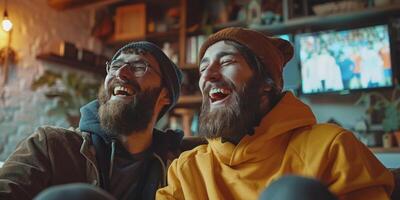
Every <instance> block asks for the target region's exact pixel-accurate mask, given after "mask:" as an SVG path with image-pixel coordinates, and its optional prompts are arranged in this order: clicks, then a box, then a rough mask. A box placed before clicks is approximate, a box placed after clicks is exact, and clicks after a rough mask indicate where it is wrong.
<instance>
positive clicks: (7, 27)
mask: <svg viewBox="0 0 400 200" xmlns="http://www.w3.org/2000/svg"><path fill="white" fill-rule="evenodd" d="M1 27H2V28H3V30H4V31H5V32H9V31H10V30H11V29H12V27H13V24H12V22H11V21H10V20H9V19H8V18H4V19H3V21H2V22H1Z"/></svg>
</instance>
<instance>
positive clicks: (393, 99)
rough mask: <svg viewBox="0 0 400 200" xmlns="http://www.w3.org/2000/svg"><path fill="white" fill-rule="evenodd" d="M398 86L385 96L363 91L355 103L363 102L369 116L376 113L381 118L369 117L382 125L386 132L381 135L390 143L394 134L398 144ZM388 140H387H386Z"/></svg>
mask: <svg viewBox="0 0 400 200" xmlns="http://www.w3.org/2000/svg"><path fill="white" fill-rule="evenodd" d="M399 89H400V87H399V86H396V87H395V88H394V89H393V91H392V93H391V95H390V97H386V96H385V95H383V94H382V93H379V92H369V93H363V94H362V95H361V97H360V99H359V100H358V101H357V103H356V104H360V103H362V104H365V105H366V106H367V107H368V109H367V114H368V115H370V116H373V115H375V116H376V115H378V116H380V117H378V118H381V119H378V120H376V119H371V120H372V121H375V122H378V123H380V124H381V125H382V129H383V131H384V132H385V133H386V134H385V135H384V136H383V137H384V138H383V139H384V140H387V143H388V145H386V146H390V145H391V141H390V140H391V139H392V135H395V136H396V140H397V143H398V144H400V131H399V130H400V97H399V96H398V90H399ZM388 140H389V141H388ZM384 143H385V142H384Z"/></svg>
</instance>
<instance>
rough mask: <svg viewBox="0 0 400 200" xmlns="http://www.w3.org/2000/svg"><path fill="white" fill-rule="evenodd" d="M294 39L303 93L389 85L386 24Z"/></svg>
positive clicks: (388, 46)
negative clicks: (297, 51)
mask: <svg viewBox="0 0 400 200" xmlns="http://www.w3.org/2000/svg"><path fill="white" fill-rule="evenodd" d="M296 38H297V39H296V42H297V44H298V46H297V47H298V48H299V49H298V50H299V56H300V66H301V79H302V80H301V82H302V84H301V90H302V93H304V94H311V93H320V92H335V91H342V90H354V89H369V88H380V87H390V86H392V85H393V80H392V64H391V57H390V45H389V31H388V26H387V25H376V26H370V27H364V28H359V29H351V30H343V31H329V32H316V33H309V34H301V35H298V36H297V37H296Z"/></svg>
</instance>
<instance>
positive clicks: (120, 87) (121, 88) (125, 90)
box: [114, 86, 133, 96]
mask: <svg viewBox="0 0 400 200" xmlns="http://www.w3.org/2000/svg"><path fill="white" fill-rule="evenodd" d="M118 91H124V92H126V93H128V95H129V96H130V95H133V91H132V89H130V88H127V87H123V86H116V87H115V88H114V95H115V94H117V93H118Z"/></svg>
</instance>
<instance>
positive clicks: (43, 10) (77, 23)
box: [0, 0, 102, 161]
mask: <svg viewBox="0 0 400 200" xmlns="http://www.w3.org/2000/svg"><path fill="white" fill-rule="evenodd" d="M3 10H4V5H3V4H1V5H0V11H1V12H2V11H3ZM8 13H9V17H10V19H11V21H12V22H13V24H14V28H13V31H12V33H11V48H12V49H13V50H14V51H15V52H16V55H17V62H15V63H12V64H11V65H10V67H9V69H10V71H9V80H8V83H7V84H6V85H5V86H1V88H0V161H4V160H5V159H6V158H7V157H8V156H9V155H10V154H11V153H12V151H14V150H15V147H16V144H17V143H18V142H19V141H21V140H22V139H23V138H25V137H27V136H28V135H30V134H32V133H33V132H34V130H35V129H36V128H37V127H39V126H41V125H55V126H61V127H66V128H68V127H69V123H68V122H67V120H66V119H65V117H63V116H52V115H49V114H48V113H47V111H48V110H49V109H50V108H52V107H54V105H56V100H49V99H47V98H46V97H45V96H44V93H45V92H46V91H48V90H49V88H48V87H41V88H39V89H38V90H36V91H32V90H31V89H30V87H31V84H32V81H33V80H35V79H37V78H38V77H40V76H41V75H42V74H43V73H44V71H45V70H49V69H50V70H53V71H55V72H57V73H62V74H65V73H69V72H71V69H68V67H66V66H64V65H61V64H53V63H50V62H43V61H40V60H37V59H36V55H38V54H40V53H43V52H48V51H50V50H52V49H53V48H54V45H56V44H57V43H59V42H60V41H70V42H72V43H74V44H76V45H77V47H78V48H86V49H89V50H91V51H94V52H96V53H101V51H102V46H101V43H100V42H99V41H97V40H96V39H95V38H93V37H91V35H90V33H91V27H92V24H93V19H94V17H93V15H94V11H93V10H91V9H90V8H83V9H74V10H66V11H57V10H55V9H53V8H50V7H49V6H48V5H47V0H12V1H8ZM6 41H7V34H6V33H5V32H4V31H2V30H0V49H1V48H3V47H4V46H5V45H6V44H7V43H6ZM2 65H3V64H2V63H0V68H1V66H2ZM72 72H75V73H80V74H83V75H85V78H88V79H93V80H95V79H96V78H95V76H93V75H92V74H90V73H85V72H82V71H79V70H75V71H72ZM3 73H4V72H3V71H1V74H0V75H1V76H0V77H1V78H0V80H2V77H3ZM97 79H98V78H97ZM0 82H1V81H0ZM58 84H59V85H61V86H60V87H62V84H60V83H58Z"/></svg>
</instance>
